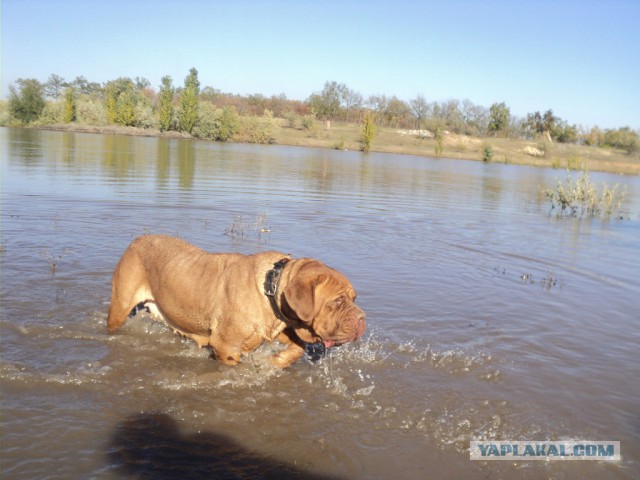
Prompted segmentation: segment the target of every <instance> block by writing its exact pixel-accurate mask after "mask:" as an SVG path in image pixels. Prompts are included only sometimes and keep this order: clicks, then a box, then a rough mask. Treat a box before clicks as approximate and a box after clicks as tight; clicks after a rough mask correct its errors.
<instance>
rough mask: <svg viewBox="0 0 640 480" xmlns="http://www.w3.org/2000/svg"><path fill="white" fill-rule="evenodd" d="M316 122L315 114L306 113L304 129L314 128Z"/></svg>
mask: <svg viewBox="0 0 640 480" xmlns="http://www.w3.org/2000/svg"><path fill="white" fill-rule="evenodd" d="M315 124H316V117H315V115H305V116H304V117H302V128H303V129H304V130H308V131H310V130H313V127H314V126H315Z"/></svg>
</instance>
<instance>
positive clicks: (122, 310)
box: [107, 250, 152, 332]
mask: <svg viewBox="0 0 640 480" xmlns="http://www.w3.org/2000/svg"><path fill="white" fill-rule="evenodd" d="M150 300H152V297H151V292H150V289H149V287H148V285H147V284H146V281H145V275H144V268H143V266H142V264H141V262H140V259H139V258H138V257H137V255H136V254H135V253H134V252H132V251H131V250H127V251H126V252H125V253H124V255H123V256H122V259H121V260H120V262H119V263H118V265H117V266H116V268H115V271H114V272H113V280H112V282H111V303H110V305H109V316H108V317H107V328H108V329H109V332H113V331H115V330H117V329H118V328H119V327H120V326H121V325H122V324H123V323H124V322H125V321H126V320H127V318H128V317H129V314H130V313H131V311H132V310H133V309H134V308H135V307H136V306H137V305H138V304H141V303H142V304H144V303H145V302H147V301H150Z"/></svg>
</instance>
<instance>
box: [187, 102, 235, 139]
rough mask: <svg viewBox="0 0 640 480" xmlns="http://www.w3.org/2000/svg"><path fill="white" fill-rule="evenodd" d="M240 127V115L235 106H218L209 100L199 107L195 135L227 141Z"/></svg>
mask: <svg viewBox="0 0 640 480" xmlns="http://www.w3.org/2000/svg"><path fill="white" fill-rule="evenodd" d="M237 129H238V116H237V114H236V111H235V109H234V108H233V107H225V108H224V109H220V108H216V107H214V106H213V105H212V104H211V103H209V102H203V103H201V104H200V105H199V107H198V121H197V123H196V125H195V127H194V129H193V135H194V136H196V137H198V138H204V139H208V140H216V141H219V142H227V141H229V140H231V138H232V137H233V135H234V134H235V133H236V131H237Z"/></svg>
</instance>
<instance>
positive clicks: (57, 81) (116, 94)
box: [4, 68, 640, 154]
mask: <svg viewBox="0 0 640 480" xmlns="http://www.w3.org/2000/svg"><path fill="white" fill-rule="evenodd" d="M16 85H17V87H16V86H13V85H12V86H10V94H9V101H8V113H9V118H8V119H5V120H4V123H8V124H12V123H13V124H34V123H35V124H38V123H40V124H52V123H72V122H77V123H82V124H88V125H122V126H134V127H142V128H158V129H159V130H161V131H177V132H184V133H188V134H191V135H193V136H196V137H200V138H208V139H212V140H218V141H228V140H231V139H238V138H239V139H242V140H246V141H252V142H257V143H270V142H273V141H274V138H273V135H274V129H275V128H276V125H277V124H276V122H275V119H278V118H279V119H285V120H286V121H287V122H288V124H289V125H290V126H295V125H300V128H309V129H310V128H311V127H312V125H313V123H314V121H315V120H323V121H339V122H346V123H362V124H364V123H365V122H368V125H369V124H375V125H376V126H379V127H391V128H403V129H404V128H410V129H427V130H430V131H432V132H442V131H444V130H447V131H451V132H454V133H457V134H463V135H472V136H480V137H486V136H503V137H514V138H526V139H536V138H539V137H541V136H542V137H544V138H545V139H548V140H549V141H556V142H561V143H579V144H586V145H594V146H608V147H613V148H619V149H622V150H624V151H626V152H627V153H630V154H631V153H635V152H637V151H638V150H639V149H640V136H639V135H638V132H637V131H634V130H632V129H631V128H629V127H622V128H618V129H607V130H601V129H599V128H598V127H592V128H590V129H588V130H587V129H584V128H582V127H579V126H577V125H575V124H570V123H569V122H567V121H565V120H563V119H561V118H559V117H557V116H556V115H555V114H554V113H553V111H552V110H551V109H549V110H546V111H544V112H543V113H541V112H540V111H536V112H532V113H529V114H527V116H526V117H524V118H518V117H516V116H514V115H512V114H511V112H510V109H509V107H508V106H507V105H506V104H505V103H504V102H500V103H494V104H493V105H491V106H490V107H489V108H487V107H484V106H481V105H476V104H474V103H473V102H471V101H470V100H467V99H465V100H462V101H460V100H457V99H449V100H445V101H428V100H427V99H426V98H425V97H424V96H423V95H417V96H416V97H415V98H413V99H411V100H409V101H408V102H407V101H404V100H401V99H399V98H398V97H396V96H387V95H370V96H368V97H365V96H363V95H362V94H360V93H359V92H356V91H354V90H352V89H350V88H349V87H348V86H347V85H345V84H344V83H338V82H335V81H327V82H325V84H324V86H323V88H322V89H321V90H318V91H316V92H313V93H311V95H309V97H308V98H307V99H306V100H305V101H299V100H291V99H288V98H287V97H286V95H284V94H281V95H274V96H271V97H265V96H264V95H261V94H254V95H246V96H243V95H237V94H232V93H223V92H221V91H220V90H218V89H215V88H213V87H210V86H205V87H201V85H200V82H199V79H198V71H197V70H196V69H195V68H192V69H191V70H190V71H189V73H188V75H187V76H186V77H185V79H184V82H183V84H182V85H180V86H176V85H174V83H173V79H172V78H171V77H170V76H165V77H163V78H162V79H161V84H160V85H159V88H158V90H157V91H156V90H154V89H153V88H152V86H151V83H150V82H149V80H147V79H145V78H142V77H136V78H135V79H131V78H128V77H120V78H117V79H115V80H111V81H109V82H106V83H104V84H99V83H96V82H90V81H88V80H87V79H86V78H84V77H77V78H76V79H75V80H73V81H70V82H67V81H65V80H64V79H63V78H62V77H60V76H58V75H56V74H52V75H51V76H50V77H49V78H48V80H47V81H46V82H44V83H43V82H40V81H38V80H36V79H19V80H17V82H16ZM369 126H370V125H369ZM367 128H369V127H367Z"/></svg>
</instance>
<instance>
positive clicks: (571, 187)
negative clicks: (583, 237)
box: [542, 170, 626, 217]
mask: <svg viewBox="0 0 640 480" xmlns="http://www.w3.org/2000/svg"><path fill="white" fill-rule="evenodd" d="M542 192H543V193H544V195H545V197H546V198H548V199H549V201H550V202H551V208H552V209H556V208H557V209H558V215H564V214H567V215H571V216H576V217H577V216H583V215H589V216H593V217H595V216H598V215H601V214H602V215H606V216H609V215H612V214H614V213H617V212H618V211H619V210H620V207H621V206H622V202H623V201H624V198H625V195H626V192H623V191H620V186H619V185H617V184H616V185H614V186H612V187H609V186H608V185H607V184H606V183H605V184H603V185H602V188H598V187H597V186H596V185H595V184H594V183H593V182H592V181H591V179H590V178H589V172H588V171H587V170H584V171H583V172H582V174H581V175H580V177H578V179H577V180H574V179H573V178H572V177H571V175H569V174H568V173H567V179H566V180H565V182H564V183H563V182H561V181H560V180H557V179H556V186H555V188H547V189H544V190H542Z"/></svg>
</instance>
